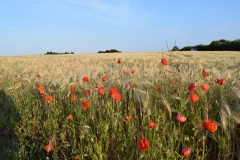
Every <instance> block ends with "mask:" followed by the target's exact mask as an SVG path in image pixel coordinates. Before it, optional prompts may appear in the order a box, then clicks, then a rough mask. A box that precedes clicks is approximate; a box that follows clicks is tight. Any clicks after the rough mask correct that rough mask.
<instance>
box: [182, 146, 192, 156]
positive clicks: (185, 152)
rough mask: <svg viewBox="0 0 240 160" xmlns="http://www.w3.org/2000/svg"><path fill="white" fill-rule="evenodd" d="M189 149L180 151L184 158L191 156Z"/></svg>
mask: <svg viewBox="0 0 240 160" xmlns="http://www.w3.org/2000/svg"><path fill="white" fill-rule="evenodd" d="M191 152H192V151H191V149H190V148H183V150H182V155H183V156H184V157H188V156H189V155H190V154H191Z"/></svg>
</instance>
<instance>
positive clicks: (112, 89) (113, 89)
mask: <svg viewBox="0 0 240 160" xmlns="http://www.w3.org/2000/svg"><path fill="white" fill-rule="evenodd" d="M109 93H110V94H113V93H118V91H117V89H116V88H110V89H109Z"/></svg>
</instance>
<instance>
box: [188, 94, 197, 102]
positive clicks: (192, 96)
mask: <svg viewBox="0 0 240 160" xmlns="http://www.w3.org/2000/svg"><path fill="white" fill-rule="evenodd" d="M198 99H199V97H198V95H196V94H190V100H191V101H192V102H196V101H198Z"/></svg>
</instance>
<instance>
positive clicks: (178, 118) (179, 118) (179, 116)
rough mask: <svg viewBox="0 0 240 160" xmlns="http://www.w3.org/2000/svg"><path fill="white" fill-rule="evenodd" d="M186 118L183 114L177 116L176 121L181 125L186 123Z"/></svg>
mask: <svg viewBox="0 0 240 160" xmlns="http://www.w3.org/2000/svg"><path fill="white" fill-rule="evenodd" d="M186 119H187V118H186V117H185V116H184V115H183V114H177V117H176V121H177V122H179V123H183V122H185V121H186Z"/></svg>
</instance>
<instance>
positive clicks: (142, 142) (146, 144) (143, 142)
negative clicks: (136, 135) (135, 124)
mask: <svg viewBox="0 0 240 160" xmlns="http://www.w3.org/2000/svg"><path fill="white" fill-rule="evenodd" d="M149 146H150V143H149V141H148V140H146V139H145V138H141V139H140V140H139V141H138V147H139V149H140V150H141V151H145V150H147V148H148V147H149Z"/></svg>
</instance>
